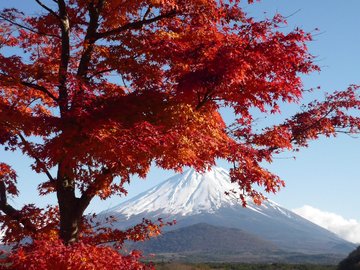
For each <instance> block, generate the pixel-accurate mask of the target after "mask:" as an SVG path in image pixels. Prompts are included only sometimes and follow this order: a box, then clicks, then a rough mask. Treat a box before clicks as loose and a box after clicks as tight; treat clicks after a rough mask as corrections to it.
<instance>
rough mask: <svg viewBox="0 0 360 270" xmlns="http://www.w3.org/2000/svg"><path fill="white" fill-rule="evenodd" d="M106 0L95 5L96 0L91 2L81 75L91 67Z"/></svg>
mask: <svg viewBox="0 0 360 270" xmlns="http://www.w3.org/2000/svg"><path fill="white" fill-rule="evenodd" d="M103 3H104V0H99V2H98V4H97V5H96V6H95V5H94V1H91V3H89V5H88V7H89V16H90V21H89V26H88V28H87V31H86V35H85V39H84V44H85V47H86V48H85V50H84V52H83V54H82V56H81V59H80V63H79V67H78V71H77V75H78V76H80V77H86V74H87V71H88V69H89V63H90V60H91V54H92V52H93V49H94V44H95V42H96V31H97V29H98V27H99V16H100V12H101V10H102V7H103Z"/></svg>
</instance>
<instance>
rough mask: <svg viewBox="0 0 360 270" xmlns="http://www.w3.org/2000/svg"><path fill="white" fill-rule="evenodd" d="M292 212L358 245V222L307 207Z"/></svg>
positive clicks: (359, 235) (359, 230)
mask: <svg viewBox="0 0 360 270" xmlns="http://www.w3.org/2000/svg"><path fill="white" fill-rule="evenodd" d="M292 211H293V212H295V213H296V214H298V215H299V216H302V217H303V218H306V219H308V220H310V221H311V222H313V223H315V224H317V225H319V226H321V227H323V228H325V229H327V230H329V231H331V232H333V233H335V234H337V235H339V236H340V237H342V238H344V239H345V240H348V241H350V242H353V243H360V222H359V221H357V220H355V219H345V218H344V217H342V216H340V215H337V214H334V213H330V212H325V211H322V210H320V209H317V208H314V207H312V206H309V205H304V206H302V207H300V208H297V209H293V210H292Z"/></svg>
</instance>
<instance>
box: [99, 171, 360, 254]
mask: <svg viewBox="0 0 360 270" xmlns="http://www.w3.org/2000/svg"><path fill="white" fill-rule="evenodd" d="M232 189H235V190H237V189H238V187H237V185H236V184H234V183H231V181H230V177H229V174H228V172H227V171H226V170H225V169H223V168H219V167H215V168H213V169H212V170H211V171H207V172H205V173H203V174H200V173H198V172H196V171H195V170H188V171H185V172H183V173H182V174H178V175H175V176H173V177H171V178H169V179H168V180H166V181H164V182H163V183H161V184H159V185H157V186H155V187H154V188H152V189H150V190H148V191H146V192H144V193H142V194H139V195H138V196H136V197H134V198H132V199H130V200H128V201H126V202H124V203H122V204H120V205H118V206H115V207H113V208H111V209H109V210H107V211H104V212H102V213H101V214H100V217H101V216H102V215H104V216H106V215H112V216H115V217H116V219H117V220H118V222H117V223H115V224H114V226H116V227H118V228H126V227H129V226H132V225H135V224H137V223H139V222H141V220H142V218H149V219H153V220H156V219H157V218H159V217H161V218H163V219H164V220H165V221H166V220H169V221H171V220H173V219H175V220H176V221H177V224H176V225H175V226H170V227H168V228H166V230H165V233H164V235H163V236H161V237H160V238H159V239H158V240H156V239H154V240H151V241H153V242H154V243H153V242H149V243H147V242H144V243H143V244H142V245H143V246H142V249H144V250H148V251H149V252H150V253H151V249H154V250H156V252H158V253H166V252H167V251H171V250H176V249H183V250H186V251H187V252H188V251H190V250H191V249H193V248H194V246H192V245H194V242H192V241H185V242H183V244H181V241H180V239H181V238H184V239H188V234H189V233H190V232H193V231H194V230H195V229H196V228H199V227H196V226H200V225H198V224H201V226H200V227H202V228H203V229H204V230H206V231H207V233H208V234H212V233H215V232H216V233H217V234H220V231H221V230H224V235H226V237H228V238H229V239H233V240H234V241H235V242H234V243H233V244H234V246H236V245H237V244H238V245H244V243H243V242H242V241H240V239H242V238H241V237H240V238H239V237H238V236H239V235H243V236H244V235H245V234H246V235H247V236H248V237H250V236H251V237H254V238H256V239H257V240H258V241H262V243H263V244H264V247H265V249H266V248H268V247H269V246H271V247H272V249H271V250H273V251H275V250H285V251H286V252H296V253H301V254H308V255H314V254H347V253H348V252H350V251H351V250H353V249H354V248H355V245H354V244H352V243H349V242H347V241H345V240H343V239H341V238H340V237H338V236H337V235H335V234H334V233H331V232H329V231H327V230H325V229H323V228H322V227H319V226H318V225H315V224H313V223H312V222H310V221H308V220H306V219H304V218H302V217H300V216H298V215H296V214H295V213H293V212H291V211H290V210H287V209H285V208H283V207H281V206H280V205H278V204H276V203H275V202H272V201H266V202H264V203H263V204H262V205H261V206H258V205H255V204H254V203H253V202H252V200H250V199H249V200H248V206H247V208H243V207H242V204H241V201H240V199H238V198H237V197H236V195H235V194H232V193H230V195H226V194H225V192H228V191H229V190H232ZM194 226H195V227H194ZM206 226H208V227H206ZM224 228H226V229H224ZM171 231H174V232H173V233H172V234H171ZM230 232H232V237H229V235H231V233H230ZM181 234H182V237H180V236H179V235H181ZM174 236H176V237H175V238H176V239H178V240H179V241H173V240H172V239H173V238H174ZM209 237H210V236H209ZM211 237H212V238H214V237H215V236H213V235H212V236H211ZM211 237H210V238H211ZM162 238H163V240H161V239H162ZM215 238H216V237H215ZM164 239H166V241H164ZM235 239H236V240H235ZM204 240H206V239H204ZM217 241H220V239H218V240H217ZM223 241H224V242H226V241H225V240H223ZM169 242H172V243H173V245H175V246H174V247H171V246H169ZM255 242H256V241H255ZM186 243H187V244H188V246H187V247H186V246H184V245H185V244H186ZM196 243H197V244H196V245H199V242H196ZM206 243H207V242H206V241H204V242H203V248H204V249H206V247H208V246H209V244H206ZM249 243H250V242H249ZM176 245H178V247H176ZM151 246H152V247H151ZM225 246H226V244H225V245H224V249H225V250H226V248H225ZM155 247H156V248H155ZM258 248H259V247H258ZM258 251H259V252H263V250H261V249H258ZM237 252H239V253H241V252H243V251H241V250H238V251H237ZM254 252H255V253H256V251H254Z"/></svg>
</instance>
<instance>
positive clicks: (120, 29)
mask: <svg viewBox="0 0 360 270" xmlns="http://www.w3.org/2000/svg"><path fill="white" fill-rule="evenodd" d="M176 14H177V11H176V10H172V11H170V12H169V13H165V14H162V15H159V16H156V17H154V18H151V19H146V20H141V21H137V22H132V23H127V24H125V25H123V26H120V27H118V28H115V29H113V30H109V31H106V32H102V33H97V34H96V39H102V38H106V37H109V36H112V35H116V34H119V33H121V32H123V31H126V30H130V29H140V28H141V27H143V26H144V25H148V24H151V23H153V22H157V21H160V20H162V19H166V18H172V17H174V16H175V15H176Z"/></svg>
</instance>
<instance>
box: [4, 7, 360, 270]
mask: <svg viewBox="0 0 360 270" xmlns="http://www.w3.org/2000/svg"><path fill="white" fill-rule="evenodd" d="M248 2H249V3H251V2H252V1H250V0H249V1H248ZM34 3H36V4H38V6H39V8H41V10H42V11H41V12H39V13H37V14H33V13H32V14H30V15H27V14H25V13H22V12H20V11H19V10H17V9H14V8H10V9H4V10H2V11H1V13H0V24H1V28H0V46H1V49H0V124H1V125H0V143H1V145H3V147H4V148H3V150H2V151H3V152H4V153H6V151H19V150H20V151H22V153H23V154H24V155H26V156H28V157H30V158H31V159H32V160H33V164H32V169H33V170H34V171H35V172H36V173H38V174H44V175H45V176H46V177H47V181H46V182H43V183H41V184H40V185H39V188H38V189H39V194H40V195H47V194H49V193H53V192H54V193H56V195H57V201H58V205H57V206H56V207H49V208H47V209H40V208H38V207H36V206H35V205H26V206H24V207H23V208H22V209H15V208H14V207H12V206H11V205H10V204H9V202H8V199H7V198H8V196H17V195H18V190H17V187H16V183H17V175H16V172H15V171H14V170H13V169H12V168H11V167H10V166H9V165H8V164H5V163H1V164H0V180H1V181H0V210H1V211H2V213H3V215H2V216H1V217H0V218H1V222H2V224H3V229H4V230H5V236H4V241H5V242H6V243H14V242H15V243H19V242H21V240H22V239H24V238H26V237H30V238H31V239H32V240H33V243H32V246H31V248H32V251H31V252H29V250H28V249H27V247H26V246H25V247H22V246H21V245H20V246H15V250H16V251H15V252H14V253H11V255H10V256H9V257H8V258H10V260H11V261H12V264H10V266H7V267H15V268H14V269H32V268H31V267H30V266H31V261H40V260H43V261H42V262H43V267H44V269H46V267H48V266H49V265H52V263H53V262H55V261H56V262H59V265H60V261H61V263H63V264H68V265H70V264H71V266H69V267H72V268H71V269H95V268H91V267H98V268H96V269H110V268H114V267H118V268H119V269H122V268H123V269H140V268H142V267H145V266H144V265H142V264H141V263H139V262H138V261H137V258H138V257H137V255H134V254H133V255H130V257H124V256H122V255H118V256H115V255H114V253H111V251H110V250H109V249H107V248H106V247H102V246H98V247H97V245H99V244H101V243H106V242H116V243H117V245H118V246H119V247H121V245H122V243H123V242H124V241H125V240H128V239H130V240H134V241H137V240H144V239H147V238H148V237H151V235H154V234H158V233H159V230H160V228H161V226H163V225H164V223H163V222H162V221H161V220H160V221H159V223H156V222H151V221H148V220H144V222H143V223H142V224H139V225H138V226H135V227H134V228H130V229H129V230H127V231H118V230H114V231H113V230H111V229H109V228H108V227H106V226H105V227H102V228H101V229H96V230H95V229H92V226H91V224H92V223H91V222H89V221H88V220H87V219H86V218H85V217H84V211H85V210H86V208H87V207H88V205H89V203H90V202H91V201H92V199H93V198H94V197H96V196H98V197H100V198H101V199H106V198H109V197H110V196H112V195H116V194H126V190H125V189H124V184H125V183H127V182H129V181H130V179H131V177H132V176H133V175H139V176H140V177H145V176H146V175H147V172H148V170H149V168H150V166H151V164H152V163H153V162H154V163H155V164H156V165H157V166H159V167H161V168H164V169H173V170H181V169H182V168H183V167H185V166H191V167H194V168H196V169H197V170H205V169H207V168H209V167H211V166H212V165H214V164H215V161H216V159H218V158H222V159H225V160H228V161H229V162H231V163H233V164H234V168H233V169H232V170H231V171H230V176H231V179H232V181H234V182H237V183H238V184H239V187H240V190H241V191H242V192H241V193H240V197H241V198H242V199H243V202H244V204H245V200H244V195H247V196H252V197H253V198H254V200H255V202H258V203H259V202H261V200H262V199H264V197H263V195H262V194H261V193H259V192H257V191H256V190H255V189H254V187H253V186H254V184H255V185H259V186H262V187H264V188H265V191H266V192H277V191H278V190H279V189H280V188H281V187H282V186H283V185H284V182H283V181H282V180H281V179H280V178H279V177H278V176H276V175H274V174H272V173H271V172H269V171H268V170H266V169H265V168H263V166H262V164H263V162H264V161H265V162H271V161H272V159H273V157H274V156H275V155H276V154H278V153H280V152H282V151H285V150H297V149H298V148H300V147H304V146H307V143H308V141H309V140H313V139H317V138H318V137H319V136H320V135H325V136H332V135H335V134H336V133H337V132H346V133H351V132H358V130H359V124H360V120H359V118H358V117H357V116H356V114H355V115H354V114H352V113H351V112H352V111H353V110H358V109H359V105H360V101H359V99H358V96H357V93H356V90H357V88H358V87H357V86H350V87H349V88H348V89H347V90H345V91H339V92H335V93H334V94H332V95H328V96H327V97H326V99H325V100H324V101H314V102H313V103H311V104H309V105H308V107H307V108H306V109H304V110H303V111H302V112H300V113H298V114H296V115H295V116H293V117H292V118H290V119H288V120H286V121H285V122H284V123H282V124H279V125H274V126H269V127H267V128H264V129H263V130H261V131H257V130H255V129H254V128H253V122H254V120H253V118H254V108H256V109H258V110H259V111H261V112H262V113H264V114H274V113H279V112H280V105H283V104H286V103H292V102H299V101H300V100H301V98H302V94H303V92H304V91H305V90H304V89H303V85H302V81H301V78H300V75H301V74H307V73H310V72H312V71H318V70H319V67H318V66H317V65H315V64H314V63H313V60H314V57H313V56H312V55H311V54H310V53H309V52H308V50H307V47H306V43H307V42H309V41H311V35H310V34H308V33H306V32H304V31H303V30H301V29H294V30H292V31H290V32H288V33H284V32H283V31H280V30H279V29H278V28H279V27H280V26H281V25H284V24H285V23H286V21H285V19H284V18H283V17H282V16H281V15H275V16H274V17H273V18H270V19H264V20H260V21H257V20H255V19H254V18H252V17H249V16H248V15H247V14H246V13H245V12H244V11H243V9H242V8H241V5H240V1H239V0H234V1H220V0H219V1H217V0H207V1H204V0H131V1H130V0H129V1H127V0H121V1H120V0H51V1H50V0H48V1H45V0H43V1H41V0H34ZM8 48H16V50H14V49H12V50H11V52H13V53H14V54H9V53H7V49H8ZM114 78H116V79H114ZM223 107H230V108H232V109H233V110H234V113H235V121H234V123H232V124H231V125H227V124H226V123H225V122H224V120H223V119H222V116H221V114H220V113H219V110H220V109H221V108H223ZM54 171H55V175H54V174H53V172H54ZM34 196H36V195H34ZM51 247H53V248H51ZM85 251H86V252H85ZM84 252H85V253H87V256H88V257H81V256H80V257H79V260H77V259H75V258H77V256H78V255H77V254H83V253H84ZM49 254H52V255H51V256H50V255H49ZM57 254H63V256H60V255H59V256H58V255H57ZM96 254H102V255H96ZM52 256H54V257H52ZM40 257H41V258H42V259H40ZM95 257H96V258H95ZM110 257H112V258H113V259H110ZM71 258H73V259H71ZM82 259H83V260H82ZM103 259H105V261H104V260H103ZM71 260H73V262H71V263H70V261H71ZM120 261H121V262H120ZM90 262H91V263H90ZM95 262H96V263H97V264H96V263H95ZM104 262H108V266H103V265H102V264H103V263H104ZM112 262H114V264H112ZM116 263H118V264H116ZM91 265H93V266H91ZM94 265H95V266H94ZM21 267H22V268H21ZM34 267H35V266H34ZM61 267H62V266H59V269H64V268H61ZM63 267H64V266H63ZM106 267H109V268H106ZM121 267H122V268H121ZM34 269H35V268H34ZM67 269H68V268H67ZM69 269H70V268H69Z"/></svg>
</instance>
